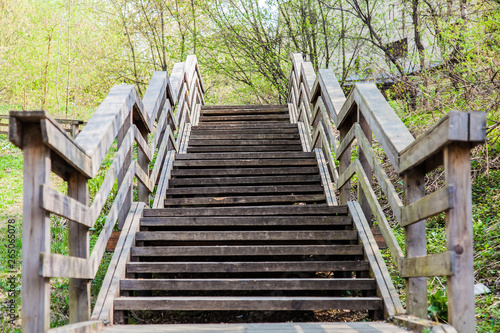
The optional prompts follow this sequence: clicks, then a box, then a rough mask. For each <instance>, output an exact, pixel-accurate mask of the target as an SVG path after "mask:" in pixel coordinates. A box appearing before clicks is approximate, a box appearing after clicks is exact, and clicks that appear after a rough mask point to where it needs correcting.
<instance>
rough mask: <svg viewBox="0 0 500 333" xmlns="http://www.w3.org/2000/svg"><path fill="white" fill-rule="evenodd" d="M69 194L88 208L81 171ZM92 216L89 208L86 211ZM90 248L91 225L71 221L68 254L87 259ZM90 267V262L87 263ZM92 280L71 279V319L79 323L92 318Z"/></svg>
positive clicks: (72, 178) (75, 174) (85, 181)
mask: <svg viewBox="0 0 500 333" xmlns="http://www.w3.org/2000/svg"><path fill="white" fill-rule="evenodd" d="M68 196H70V197H71V198H73V200H75V201H78V202H79V203H80V205H82V206H83V207H85V208H87V207H88V204H89V187H88V179H87V178H86V177H85V176H84V175H82V174H80V173H79V172H73V173H72V174H71V175H70V177H69V181H68ZM85 214H86V216H87V217H88V218H90V216H91V214H90V212H89V210H88V209H87V211H86V212H85ZM89 249H90V232H89V227H88V226H85V225H82V224H79V223H76V222H72V221H70V222H69V226H68V250H69V251H68V254H69V256H70V257H74V258H81V259H83V260H85V261H87V259H88V257H89ZM86 266H87V267H88V264H87V265H86ZM90 298H91V296H90V280H88V279H80V278H76V279H70V280H69V321H70V323H78V322H82V321H88V320H89V319H90Z"/></svg>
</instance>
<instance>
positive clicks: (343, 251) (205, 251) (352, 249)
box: [130, 245, 363, 257]
mask: <svg viewBox="0 0 500 333" xmlns="http://www.w3.org/2000/svg"><path fill="white" fill-rule="evenodd" d="M130 254H131V255H132V256H134V257H145V256H147V257H169V256H179V257H192V256H309V255H334V256H338V255H362V254H363V247H362V246H361V245H301V246H297V245H242V246H238V245H228V246H197V247H193V246H148V247H133V248H132V249H131V252H130Z"/></svg>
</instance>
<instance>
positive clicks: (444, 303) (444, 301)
mask: <svg viewBox="0 0 500 333" xmlns="http://www.w3.org/2000/svg"><path fill="white" fill-rule="evenodd" d="M429 303H430V304H429V309H428V310H429V317H431V318H432V319H433V320H435V321H440V322H446V321H447V320H448V295H446V288H445V289H438V290H436V291H435V292H434V293H433V294H431V296H430V298H429Z"/></svg>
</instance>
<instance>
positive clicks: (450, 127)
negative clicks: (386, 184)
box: [399, 111, 469, 173]
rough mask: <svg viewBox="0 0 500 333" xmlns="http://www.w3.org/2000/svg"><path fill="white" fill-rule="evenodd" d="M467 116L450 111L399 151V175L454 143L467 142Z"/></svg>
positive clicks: (464, 113) (465, 113) (463, 113)
mask: <svg viewBox="0 0 500 333" xmlns="http://www.w3.org/2000/svg"><path fill="white" fill-rule="evenodd" d="M468 129H469V114H468V113H467V112H459V111H451V112H449V113H448V114H446V115H445V116H444V117H443V118H441V119H440V120H439V121H438V122H437V123H436V124H435V125H434V126H432V127H431V128H429V129H428V130H427V131H426V132H425V133H424V134H423V135H421V136H420V137H419V138H418V139H417V140H415V141H414V142H413V143H412V144H411V145H409V146H408V147H406V148H405V149H404V150H403V151H401V158H400V159H401V162H400V163H401V165H400V168H399V172H400V173H404V172H407V171H408V170H409V169H411V168H413V167H415V166H418V165H419V164H421V163H423V162H424V161H425V160H426V159H428V158H430V157H431V156H433V155H434V154H437V153H438V152H440V151H441V150H442V149H443V148H444V147H445V146H447V145H449V144H450V143H452V142H454V141H459V142H467V141H468V140H469V133H468V132H469V131H468Z"/></svg>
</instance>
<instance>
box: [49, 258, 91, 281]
mask: <svg viewBox="0 0 500 333" xmlns="http://www.w3.org/2000/svg"><path fill="white" fill-rule="evenodd" d="M40 262H41V267H40V275H41V276H43V277H46V278H54V277H58V278H76V279H93V278H94V274H93V273H92V271H91V270H90V267H89V261H88V260H87V259H84V258H78V257H69V256H65V255H62V254H51V253H40Z"/></svg>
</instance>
